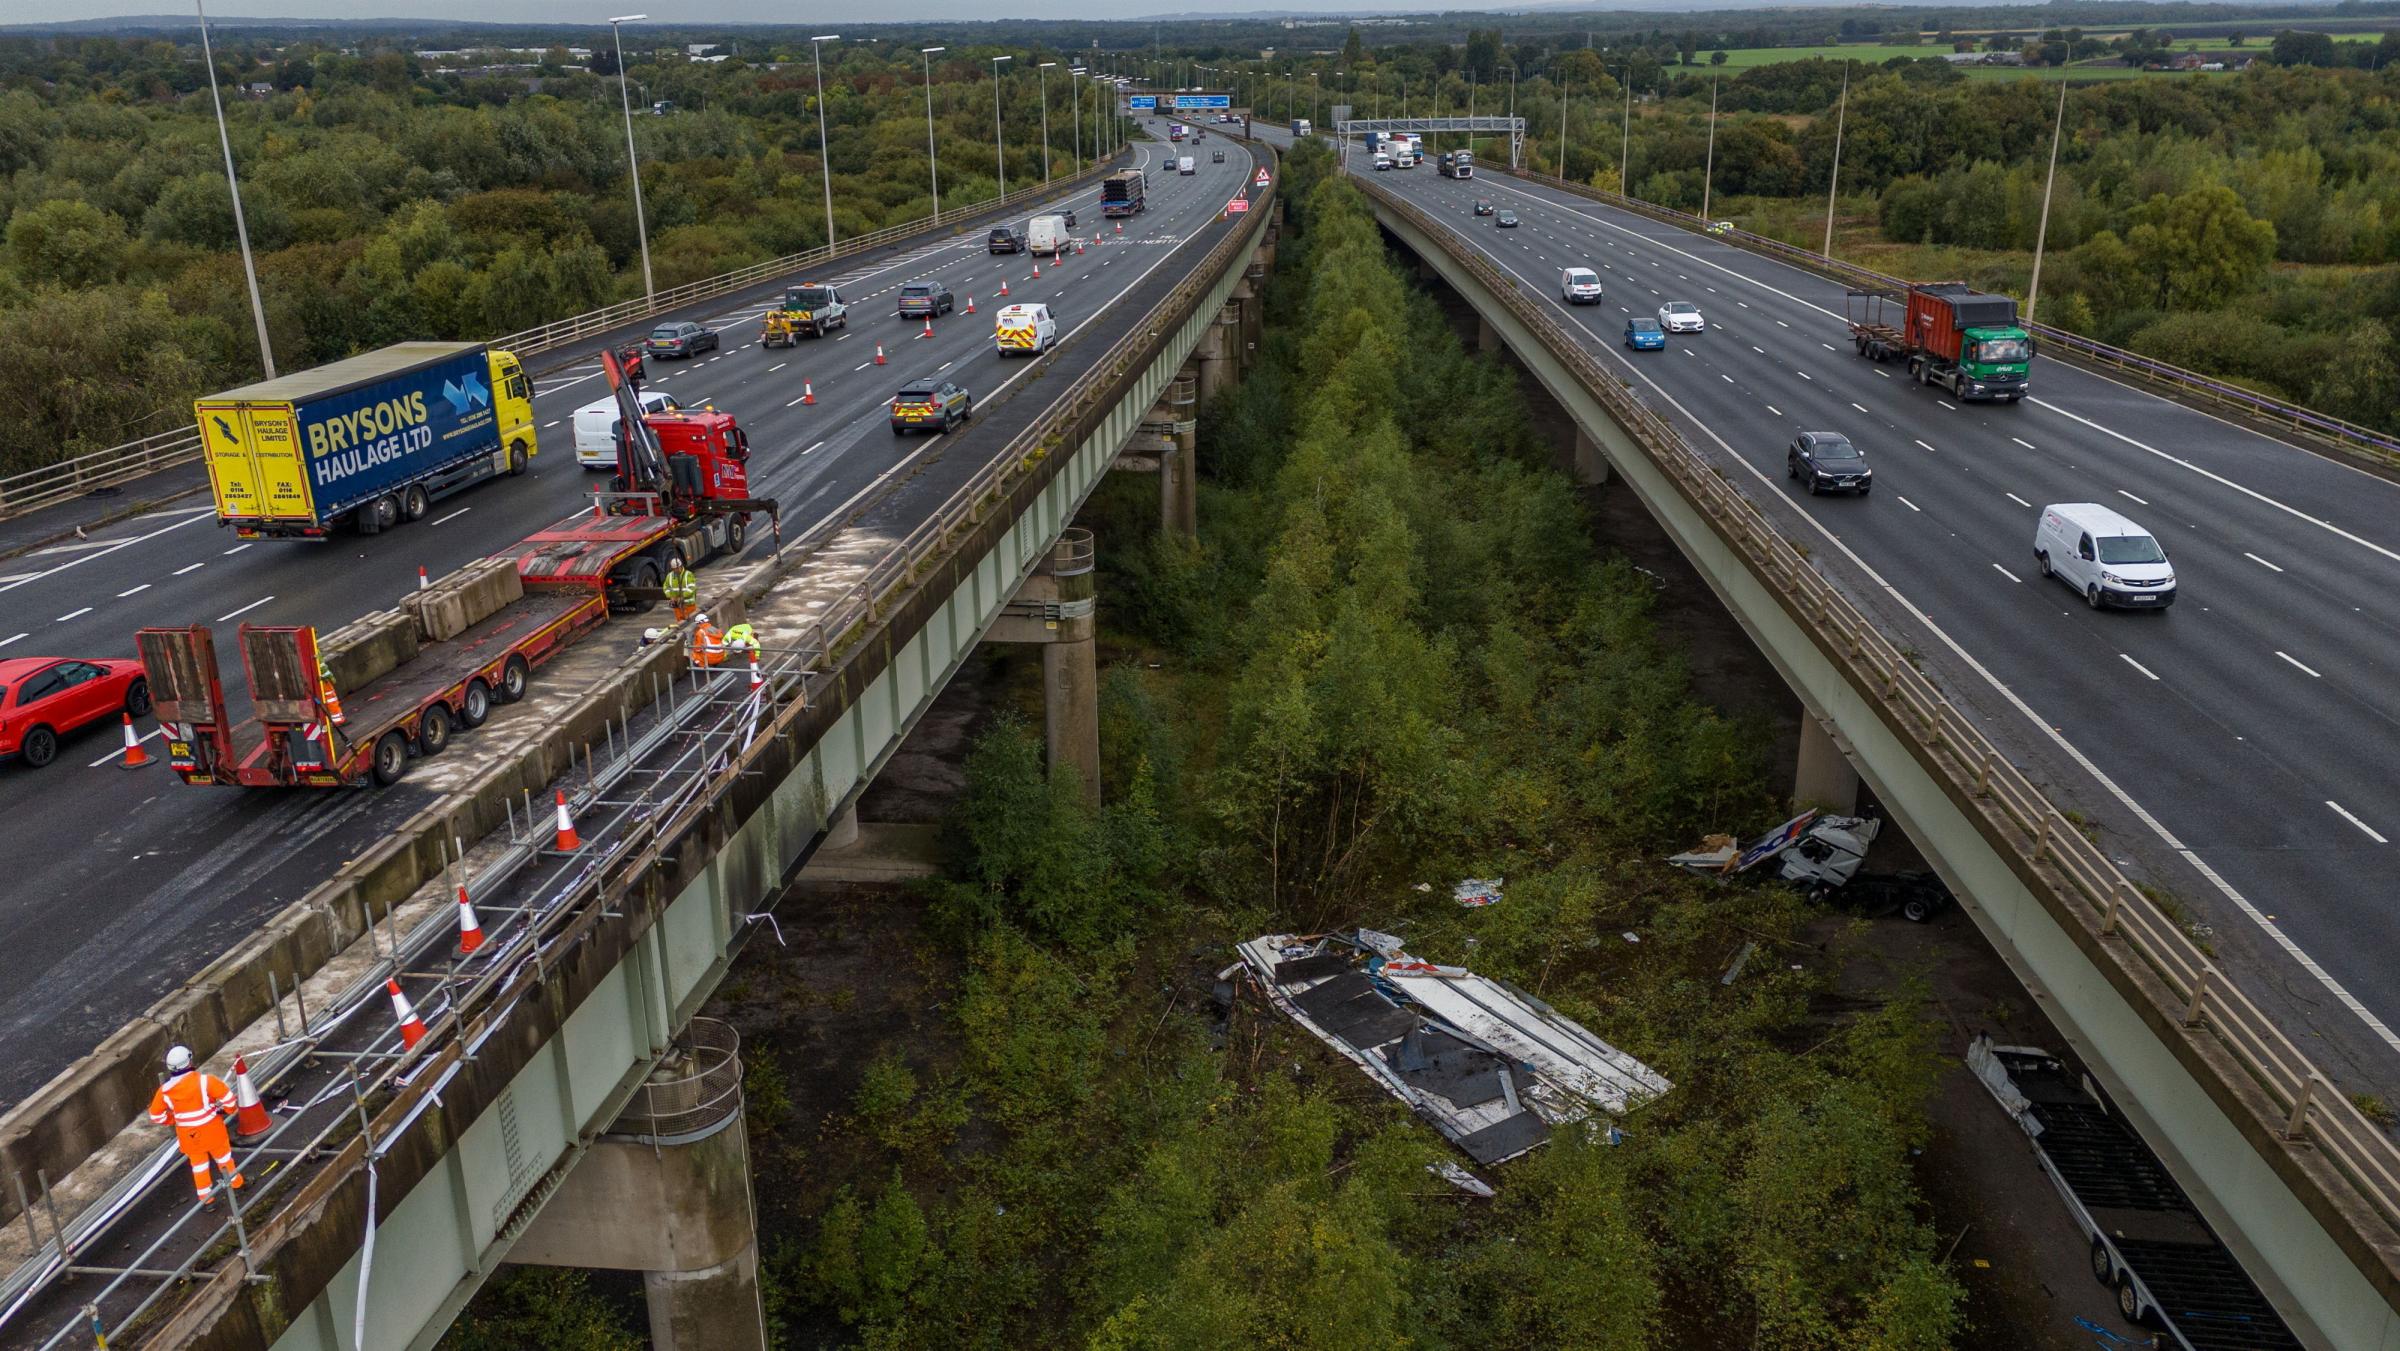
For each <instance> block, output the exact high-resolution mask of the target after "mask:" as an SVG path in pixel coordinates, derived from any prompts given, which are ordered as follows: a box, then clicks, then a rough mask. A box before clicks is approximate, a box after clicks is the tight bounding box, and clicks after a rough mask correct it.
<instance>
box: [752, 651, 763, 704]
mask: <svg viewBox="0 0 2400 1351" xmlns="http://www.w3.org/2000/svg"><path fill="white" fill-rule="evenodd" d="M766 683H767V678H766V677H765V676H764V675H762V674H760V673H759V669H758V654H757V653H756V652H753V653H751V654H750V692H751V693H753V694H756V693H757V692H758V687H759V686H761V685H764V684H766Z"/></svg>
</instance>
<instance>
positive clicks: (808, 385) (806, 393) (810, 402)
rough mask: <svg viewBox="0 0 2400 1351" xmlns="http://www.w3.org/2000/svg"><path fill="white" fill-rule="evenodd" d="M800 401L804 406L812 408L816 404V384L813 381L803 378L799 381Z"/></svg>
mask: <svg viewBox="0 0 2400 1351" xmlns="http://www.w3.org/2000/svg"><path fill="white" fill-rule="evenodd" d="M800 402H801V404H802V405H803V406H804V407H808V408H814V407H816V406H817V386H816V382H815V381H813V380H803V381H801V382H800Z"/></svg>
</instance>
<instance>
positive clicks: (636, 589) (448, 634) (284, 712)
mask: <svg viewBox="0 0 2400 1351" xmlns="http://www.w3.org/2000/svg"><path fill="white" fill-rule="evenodd" d="M601 365H602V367H603V368H604V369H605V370H606V371H607V373H608V378H609V383H610V385H611V386H612V387H613V388H614V389H615V390H616V393H617V401H618V405H619V408H620V412H621V414H622V416H621V417H620V423H621V427H622V430H621V431H620V436H621V437H622V442H621V444H620V445H619V447H618V452H619V453H618V457H617V478H616V481H615V483H614V485H612V486H613V489H614V490H613V491H605V492H596V493H594V494H593V495H592V499H593V507H592V512H591V514H590V515H588V516H584V517H580V518H578V519H577V520H576V521H574V522H573V523H572V524H569V525H563V526H557V527H554V528H552V529H549V530H544V531H541V532H539V533H537V534H535V535H532V536H530V537H529V538H527V539H526V540H524V541H523V542H522V543H520V544H518V545H516V546H515V547H514V548H512V549H511V550H509V551H508V553H506V554H504V555H501V556H499V557H495V558H490V559H486V560H484V561H483V562H481V563H479V564H473V565H470V566H469V567H467V568H465V569H462V570H461V571H460V572H458V573H454V574H452V575H451V576H450V577H446V578H444V579H443V580H442V582H441V583H440V584H439V585H437V586H435V587H434V588H432V589H430V590H427V591H420V592H417V593H414V594H412V595H411V596H410V597H409V598H408V599H407V600H405V601H403V602H402V606H401V610H402V611H404V612H405V613H400V612H387V613H385V614H382V615H380V616H369V617H368V618H367V619H365V620H361V621H360V622H359V623H357V624H354V625H352V626H350V628H348V629H345V630H343V631H342V632H341V633H340V634H338V635H335V638H336V639H337V640H338V641H335V642H332V643H327V644H320V642H319V639H318V635H317V631H316V630H315V629H314V628H311V627H304V626H302V627H295V626H286V625H254V624H244V625H242V627H241V630H240V633H239V636H238V649H239V651H240V654H241V660H242V669H243V673H244V675H245V677H246V678H247V681H248V684H249V689H250V703H251V716H250V718H249V719H248V720H247V721H246V722H242V723H236V722H235V721H234V720H233V718H232V716H231V714H230V713H229V712H228V710H227V706H226V699H225V687H224V681H223V680H222V678H221V677H220V676H219V674H218V664H217V651H216V642H215V638H214V636H213V635H212V634H211V633H210V631H209V628H208V626H207V625H205V624H193V625H189V626H187V627H183V628H147V629H142V630H141V631H139V632H138V633H136V634H135V635H134V644H135V648H136V650H137V651H138V652H139V654H140V656H141V659H142V666H143V669H144V671H145V672H146V673H147V674H148V676H149V680H150V689H151V703H152V706H153V708H154V709H155V710H156V713H157V717H158V720H159V722H160V725H162V726H163V727H165V728H166V730H167V762H168V765H169V766H170V767H171V768H172V769H173V770H174V771H175V772H176V774H178V775H179V776H181V777H182V779H183V780H184V782H186V783H192V784H206V785H217V786H224V787H275V786H282V787H313V788H339V787H345V786H350V785H356V784H363V783H366V782H368V781H369V780H372V781H373V782H376V783H379V784H388V783H392V782H395V781H397V780H398V779H399V778H401V777H402V776H403V775H405V774H406V773H407V772H408V766H409V762H410V760H411V759H412V758H414V757H417V756H431V755H438V754H440V753H441V752H442V750H443V749H444V748H445V747H447V746H448V745H449V743H450V739H451V736H452V734H453V733H454V732H455V731H457V730H458V729H460V728H474V727H477V726H480V725H481V724H482V723H483V721H484V719H485V718H487V717H489V716H490V714H491V710H492V707H493V706H494V705H495V704H504V703H510V702H513V701H514V700H516V699H518V698H520V697H522V696H523V695H524V693H525V689H526V686H527V683H528V681H529V680H530V678H531V675H532V672H533V670H534V669H535V668H536V667H539V666H541V665H542V664H543V663H544V662H547V661H548V660H550V659H551V658H552V657H554V656H556V655H557V654H558V653H560V652H561V651H564V650H565V649H566V648H567V647H568V646H570V645H571V644H573V643H574V642H576V641H577V640H578V639H580V638H582V637H583V636H585V635H586V634H588V633H590V632H591V631H592V630H593V629H595V628H598V627H599V626H600V625H601V624H603V623H604V622H606V620H607V618H608V616H609V614H610V612H611V611H618V612H631V611H634V610H639V609H646V608H648V606H649V605H650V604H652V603H654V602H655V600H656V598H657V591H658V587H659V585H660V583H661V581H662V580H663V579H664V577H665V573H666V566H667V562H668V559H669V558H670V556H673V555H678V554H680V556H681V557H682V558H683V559H684V561H685V562H686V563H689V564H691V565H693V566H698V565H700V564H701V563H703V562H705V561H706V560H708V559H710V558H713V557H716V556H717V555H718V554H720V553H730V552H739V551H740V549H741V548H742V547H743V546H744V545H745V544H747V543H748V541H749V519H750V516H751V515H752V514H754V513H758V512H764V513H766V514H767V515H768V516H770V517H776V516H777V509H776V505H775V503H774V502H773V501H772V500H770V499H764V498H752V497H751V496H750V495H749V476H748V471H747V469H746V468H745V462H746V461H747V460H748V459H749V453H750V449H749V447H750V443H749V439H748V438H747V437H746V436H744V435H743V433H742V430H741V428H740V427H739V426H738V425H737V424H736V423H735V422H734V419H733V417H732V415H731V414H728V413H720V412H716V411H714V410H685V411H682V412H678V413H658V414H651V415H650V416H648V417H647V418H645V417H643V416H642V415H641V413H640V402H639V387H638V386H637V385H636V384H635V383H634V382H633V381H630V380H627V379H625V378H624V373H623V369H624V368H623V365H622V363H621V362H620V361H619V360H618V358H617V356H616V354H615V353H605V354H603V355H602V357H601ZM778 524H779V525H780V520H779V518H778ZM337 668H338V670H337Z"/></svg>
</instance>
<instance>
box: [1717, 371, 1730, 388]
mask: <svg viewBox="0 0 2400 1351" xmlns="http://www.w3.org/2000/svg"><path fill="white" fill-rule="evenodd" d="M1717 378H1718V379H1719V380H1722V381H1724V382H1725V383H1726V384H1729V385H1730V384H1732V383H1733V377H1732V376H1730V375H1726V374H1724V373H1723V372H1719V373H1718V375H1717Z"/></svg>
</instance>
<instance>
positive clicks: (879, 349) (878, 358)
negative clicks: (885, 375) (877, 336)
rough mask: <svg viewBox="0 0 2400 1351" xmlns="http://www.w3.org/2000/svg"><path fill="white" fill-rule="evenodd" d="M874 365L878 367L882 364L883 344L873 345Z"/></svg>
mask: <svg viewBox="0 0 2400 1351" xmlns="http://www.w3.org/2000/svg"><path fill="white" fill-rule="evenodd" d="M875 364H876V365H878V366H880V365H882V364H883V344H882V343H877V344H875Z"/></svg>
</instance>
